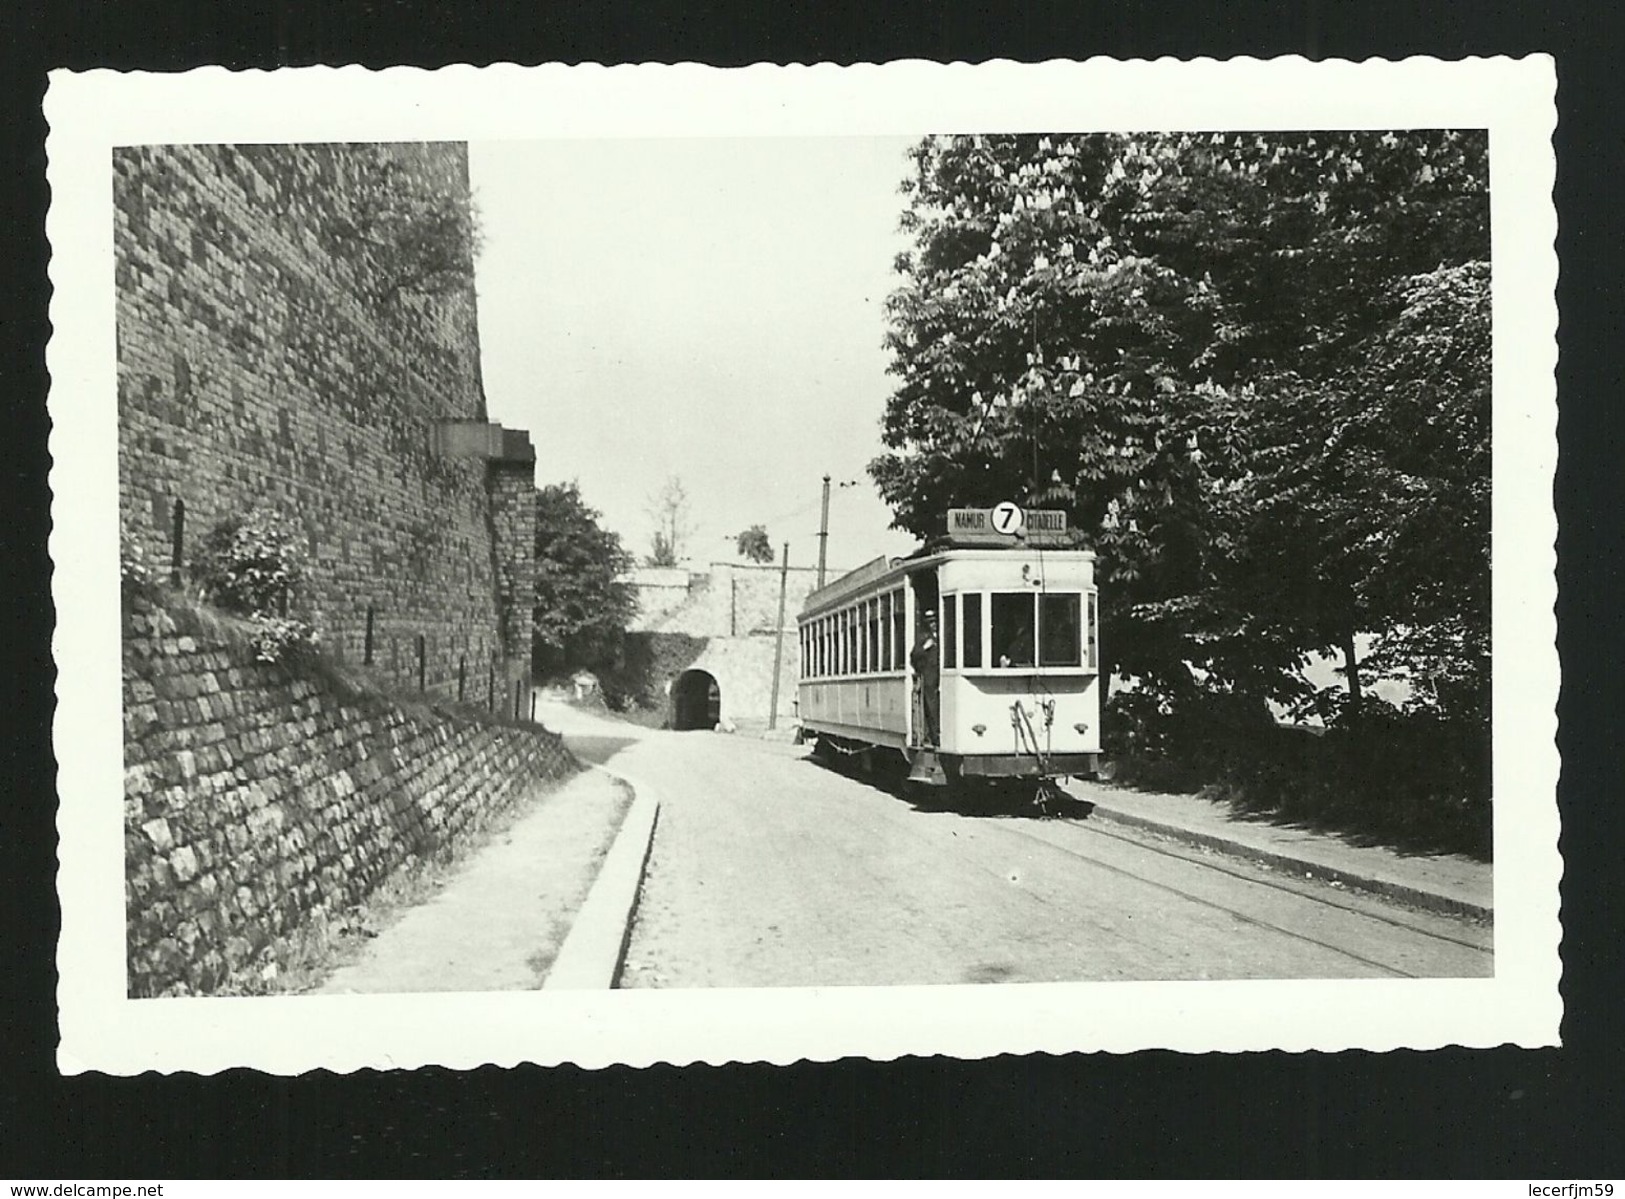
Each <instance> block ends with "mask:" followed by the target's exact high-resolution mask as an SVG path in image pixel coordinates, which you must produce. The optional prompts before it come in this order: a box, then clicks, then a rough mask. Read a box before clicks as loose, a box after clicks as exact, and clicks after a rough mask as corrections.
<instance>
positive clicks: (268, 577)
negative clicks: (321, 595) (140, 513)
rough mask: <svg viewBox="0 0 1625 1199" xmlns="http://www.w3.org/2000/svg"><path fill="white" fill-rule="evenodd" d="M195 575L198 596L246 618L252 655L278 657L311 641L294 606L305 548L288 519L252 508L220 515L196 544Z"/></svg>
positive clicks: (311, 634)
mask: <svg viewBox="0 0 1625 1199" xmlns="http://www.w3.org/2000/svg"><path fill="white" fill-rule="evenodd" d="M194 570H195V575H196V578H197V581H198V584H199V587H200V588H201V590H202V593H203V598H204V599H206V600H207V601H209V602H210V603H212V604H215V605H217V606H218V607H220V608H223V609H224V610H226V611H227V612H232V613H235V614H237V615H239V616H245V617H247V618H248V620H249V623H250V624H251V625H252V626H253V629H254V633H253V640H254V647H255V653H256V656H257V657H258V658H259V660H260V661H262V662H279V661H282V660H283V659H284V658H286V657H287V656H289V655H290V654H294V653H297V652H298V651H299V650H301V649H303V648H307V647H311V646H314V645H315V644H316V639H317V635H316V630H315V628H314V626H313V625H312V623H311V622H310V621H308V620H306V619H304V618H303V616H302V615H301V614H300V612H299V603H300V599H301V596H300V588H301V586H302V585H303V583H304V581H305V550H304V547H303V546H302V545H301V544H300V541H299V535H298V534H297V533H296V532H295V531H294V529H293V527H292V525H290V524H289V523H288V522H287V521H285V520H284V519H283V518H282V517H281V516H279V515H278V514H277V513H275V512H272V511H270V510H268V509H264V508H256V509H254V510H253V511H251V512H248V513H245V514H243V515H241V516H232V517H228V518H227V519H225V520H223V521H221V522H220V523H219V524H217V525H216V526H215V527H214V528H213V529H211V530H210V531H209V534H208V536H206V537H205V538H204V539H203V544H202V545H201V546H200V547H199V553H198V558H197V562H196V565H195V567H194Z"/></svg>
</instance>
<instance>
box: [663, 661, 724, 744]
mask: <svg viewBox="0 0 1625 1199" xmlns="http://www.w3.org/2000/svg"><path fill="white" fill-rule="evenodd" d="M721 719H722V688H721V687H720V686H719V685H718V683H717V680H716V677H715V676H714V675H712V674H711V672H710V671H708V670H685V671H683V673H682V674H680V675H678V676H677V678H676V680H675V681H674V682H673V683H672V685H671V727H672V728H674V729H677V730H679V731H682V730H686V729H714V728H716V727H717V724H718V722H719V721H721Z"/></svg>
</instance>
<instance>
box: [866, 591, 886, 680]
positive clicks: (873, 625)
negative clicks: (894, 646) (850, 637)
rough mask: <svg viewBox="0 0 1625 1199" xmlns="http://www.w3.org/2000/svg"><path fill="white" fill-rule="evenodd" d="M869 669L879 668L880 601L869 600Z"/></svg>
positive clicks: (880, 667)
mask: <svg viewBox="0 0 1625 1199" xmlns="http://www.w3.org/2000/svg"><path fill="white" fill-rule="evenodd" d="M869 669H870V670H871V671H876V670H881V669H883V667H882V666H881V662H880V601H879V600H878V599H872V600H870V601H869Z"/></svg>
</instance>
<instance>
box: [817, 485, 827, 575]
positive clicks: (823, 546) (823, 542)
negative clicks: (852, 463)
mask: <svg viewBox="0 0 1625 1199" xmlns="http://www.w3.org/2000/svg"><path fill="white" fill-rule="evenodd" d="M828 549H829V476H828V475H825V476H824V514H823V515H822V516H820V517H819V518H818V585H819V586H820V587H822V586H823V585H824V560H825V556H826V552H827V551H828Z"/></svg>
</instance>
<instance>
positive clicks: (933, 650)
mask: <svg viewBox="0 0 1625 1199" xmlns="http://www.w3.org/2000/svg"><path fill="white" fill-rule="evenodd" d="M921 616H922V618H923V620H924V622H925V625H924V628H922V629H921V630H920V639H919V640H918V641H917V642H915V644H914V649H913V651H912V652H910V654H909V656H908V660H909V662H910V664H911V665H913V667H914V680H915V685H916V686H917V687H919V689H920V701H921V702H920V706H921V707H922V708H924V709H925V744H927V745H930V746H935V745H936V744H937V708H938V704H939V702H940V698H941V695H940V693H941V682H942V672H941V663H940V661H939V656H940V655H939V654H938V652H937V613H936V610H935V609H933V608H927V609H926V610H925V611H924V612H923V613H922V614H921Z"/></svg>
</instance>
